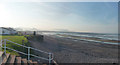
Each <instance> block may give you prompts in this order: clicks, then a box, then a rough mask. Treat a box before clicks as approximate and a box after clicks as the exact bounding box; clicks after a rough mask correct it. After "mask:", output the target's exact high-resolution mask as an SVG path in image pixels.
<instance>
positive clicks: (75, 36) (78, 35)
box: [37, 31, 120, 44]
mask: <svg viewBox="0 0 120 65" xmlns="http://www.w3.org/2000/svg"><path fill="white" fill-rule="evenodd" d="M37 33H38V34H42V35H52V36H56V37H61V38H70V39H72V40H73V41H80V40H83V41H89V42H97V43H105V44H120V43H118V42H106V41H102V40H112V41H120V39H119V38H118V36H119V35H120V34H112V33H85V32H54V31H52V32H50V31H45V32H44V31H42V32H41V31H39V32H37ZM91 38H94V39H91ZM95 39H101V40H99V41H98V40H95Z"/></svg>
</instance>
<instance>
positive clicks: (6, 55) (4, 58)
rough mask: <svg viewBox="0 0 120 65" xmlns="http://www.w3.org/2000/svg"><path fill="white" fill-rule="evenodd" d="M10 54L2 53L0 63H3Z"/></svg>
mask: <svg viewBox="0 0 120 65" xmlns="http://www.w3.org/2000/svg"><path fill="white" fill-rule="evenodd" d="M9 56H10V54H3V56H2V63H3V64H5V63H6V62H7V61H8V58H9Z"/></svg>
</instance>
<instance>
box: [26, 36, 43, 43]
mask: <svg viewBox="0 0 120 65" xmlns="http://www.w3.org/2000/svg"><path fill="white" fill-rule="evenodd" d="M27 39H28V40H35V41H39V42H43V41H44V36H43V35H32V36H29V37H27Z"/></svg>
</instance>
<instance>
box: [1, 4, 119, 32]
mask: <svg viewBox="0 0 120 65" xmlns="http://www.w3.org/2000/svg"><path fill="white" fill-rule="evenodd" d="M0 23H1V24H0V27H26V28H37V29H39V30H64V31H78V32H97V33H117V32H118V3H117V2H53V3H52V2H50V3H47V2H44V3H43V2H14V3H0Z"/></svg>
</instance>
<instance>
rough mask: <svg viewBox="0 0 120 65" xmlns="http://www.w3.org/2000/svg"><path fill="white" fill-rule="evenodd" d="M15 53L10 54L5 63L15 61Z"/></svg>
mask: <svg viewBox="0 0 120 65" xmlns="http://www.w3.org/2000/svg"><path fill="white" fill-rule="evenodd" d="M15 59H16V55H10V57H9V59H8V62H7V63H15Z"/></svg>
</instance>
